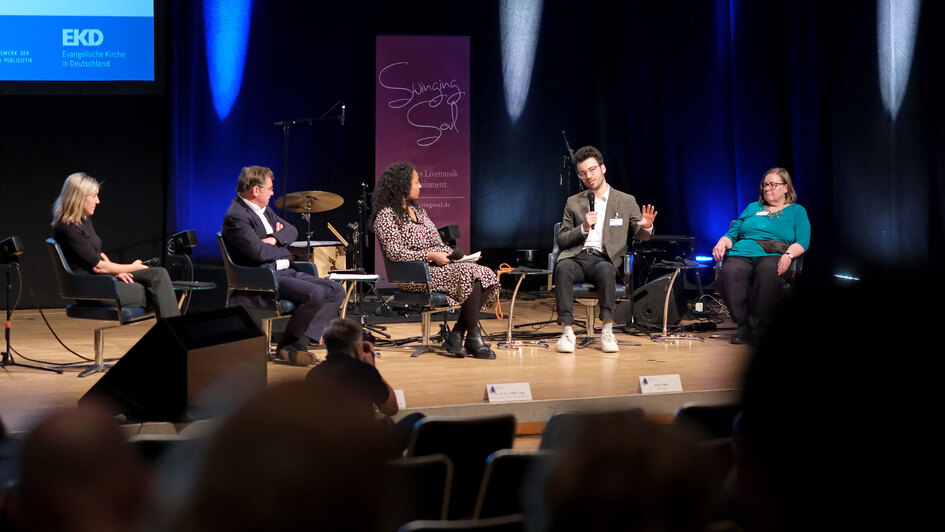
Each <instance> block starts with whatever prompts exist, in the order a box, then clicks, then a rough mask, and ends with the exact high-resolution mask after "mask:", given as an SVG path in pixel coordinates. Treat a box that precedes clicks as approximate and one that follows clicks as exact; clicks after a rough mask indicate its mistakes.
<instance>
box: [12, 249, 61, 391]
mask: <svg viewBox="0 0 945 532" xmlns="http://www.w3.org/2000/svg"><path fill="white" fill-rule="evenodd" d="M14 266H15V267H16V268H17V271H19V267H20V264H19V261H18V260H16V258H15V257H14V258H12V259H10V262H9V264H7V268H6V270H7V271H6V272H4V274H5V283H4V284H5V285H6V290H5V292H6V311H7V319H6V321H5V322H4V323H5V327H4V328H3V337H4V340H6V350H5V351H4V352H3V353H2V355H0V367H2V368H4V369H6V367H7V366H20V367H21V368H30V369H41V370H45V371H54V372H56V373H58V374H60V375H62V369H61V368H50V367H46V366H34V365H32V364H20V363H18V362H17V361H16V360H14V359H13V347H12V346H11V344H10V329H12V328H13V325H12V323H13V322H12V321H11V318H12V317H13V306H12V305H10V291H11V290H12V289H13V283H12V282H11V281H10V269H11V268H13V267H14ZM21 279H22V278H21ZM21 286H22V282H21Z"/></svg>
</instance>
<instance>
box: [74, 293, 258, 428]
mask: <svg viewBox="0 0 945 532" xmlns="http://www.w3.org/2000/svg"><path fill="white" fill-rule="evenodd" d="M267 347H268V346H267V345H266V337H265V335H263V333H262V331H260V329H259V327H258V326H257V325H256V323H255V322H254V321H253V319H252V318H251V317H250V315H249V313H248V312H246V309H244V308H243V307H230V308H225V309H221V310H213V311H209V312H201V313H198V314H187V315H183V316H177V317H174V318H168V319H164V320H158V321H157V323H156V324H155V325H154V327H152V328H151V330H150V331H148V332H147V333H146V334H145V335H144V336H143V337H142V338H141V340H138V343H136V344H135V345H134V346H133V347H132V348H131V349H130V350H129V351H128V353H126V354H125V356H123V357H122V358H121V360H119V361H118V362H117V363H116V364H115V365H114V366H113V367H112V368H111V369H110V370H108V372H107V373H105V375H103V376H102V378H101V379H100V380H99V381H98V382H97V383H95V385H94V386H92V388H91V389H90V390H89V391H88V392H87V393H86V394H85V395H84V396H82V398H81V399H79V404H82V403H83V402H87V401H88V402H96V403H104V404H105V405H106V407H107V408H110V409H111V411H112V412H113V413H114V414H115V415H123V416H125V417H126V418H127V419H128V420H134V421H170V422H179V421H191V420H193V419H199V418H201V417H208V416H204V415H200V414H201V412H208V413H209V412H212V410H213V409H214V408H215V406H216V405H211V404H201V403H202V401H204V400H205V395H206V394H205V392H207V391H208V389H210V388H211V386H213V385H217V386H220V384H219V383H220V382H225V383H226V384H225V385H226V386H227V387H228V388H230V389H231V390H233V393H234V395H236V394H243V393H245V394H251V393H257V392H260V391H262V390H265V388H266V363H267V359H268V356H267Z"/></svg>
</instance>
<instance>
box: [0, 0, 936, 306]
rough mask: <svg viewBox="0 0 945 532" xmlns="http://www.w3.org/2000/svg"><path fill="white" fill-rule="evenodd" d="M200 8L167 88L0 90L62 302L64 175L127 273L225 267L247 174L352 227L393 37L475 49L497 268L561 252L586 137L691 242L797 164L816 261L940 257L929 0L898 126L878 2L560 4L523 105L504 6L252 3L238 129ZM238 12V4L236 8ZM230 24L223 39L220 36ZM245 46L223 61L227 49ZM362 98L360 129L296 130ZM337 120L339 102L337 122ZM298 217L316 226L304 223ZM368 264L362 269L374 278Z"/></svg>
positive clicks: (13, 214) (33, 231) (183, 31)
mask: <svg viewBox="0 0 945 532" xmlns="http://www.w3.org/2000/svg"><path fill="white" fill-rule="evenodd" d="M208 3H209V0H206V1H204V2H201V1H195V2H183V1H176V2H169V3H168V4H169V5H168V25H167V26H168V27H167V46H168V50H167V51H168V69H167V72H168V85H167V93H166V95H165V96H4V97H3V98H2V103H3V105H2V108H0V117H2V120H0V159H2V161H3V163H4V168H5V170H6V171H5V173H4V175H3V190H4V191H5V192H6V193H7V195H8V198H9V199H10V201H8V205H7V207H5V208H4V209H3V214H2V217H0V233H2V234H0V236H6V235H9V234H19V235H21V236H23V237H24V239H25V240H26V241H27V245H28V255H27V256H24V258H23V261H24V263H25V264H26V265H27V266H28V270H30V271H34V272H35V273H36V275H37V279H40V280H39V281H37V282H36V283H34V284H38V285H41V286H40V288H39V292H40V294H39V297H38V300H39V301H40V302H41V303H45V304H48V303H50V302H52V301H56V302H58V298H57V297H56V295H55V287H54V286H52V284H51V283H50V282H49V281H50V280H51V278H50V277H49V273H50V272H49V269H48V264H47V259H46V258H45V254H44V251H43V249H42V238H44V237H45V236H46V235H47V234H48V229H46V228H47V227H48V225H47V224H48V216H49V215H48V212H49V206H50V204H51V202H52V200H53V199H54V197H55V195H56V194H57V193H58V189H59V187H60V186H61V183H62V180H63V179H64V178H65V176H66V175H67V174H68V173H70V172H72V171H76V170H86V171H89V172H90V173H92V174H93V175H96V176H98V177H101V178H104V179H106V186H105V188H104V189H103V196H102V205H101V206H100V207H99V211H98V212H97V213H96V217H95V221H96V227H97V228H98V229H99V232H100V233H101V234H102V236H103V238H104V239H105V241H106V247H108V248H109V249H111V250H113V253H116V252H117V255H116V258H118V259H119V260H123V259H129V260H130V259H133V258H137V257H146V256H151V255H154V254H156V253H159V252H160V249H161V242H162V241H163V239H164V238H165V236H166V235H167V234H169V233H171V232H173V231H176V230H182V229H196V230H197V231H198V235H199V239H200V242H201V243H200V246H199V247H198V248H197V250H196V256H197V258H198V260H202V261H204V262H210V263H212V262H214V261H218V257H219V255H218V250H217V246H216V242H215V237H214V233H215V232H216V231H218V230H219V226H220V221H221V218H222V215H223V212H224V210H225V209H226V207H227V205H228V204H229V202H230V200H231V199H232V197H233V196H234V187H235V182H236V177H237V175H238V173H239V169H240V168H241V167H242V166H244V165H247V164H262V165H266V166H269V167H271V168H272V169H273V170H275V172H276V176H277V178H276V192H277V194H282V193H284V192H285V191H299V190H326V191H330V192H334V193H338V194H340V195H342V196H343V197H344V199H345V204H344V205H343V206H342V207H340V208H338V209H336V210H333V211H330V212H327V213H323V214H318V215H315V216H314V217H313V220H312V226H313V230H314V233H315V234H314V238H316V239H328V238H331V236H330V234H329V233H328V231H327V229H326V228H325V224H326V222H331V223H332V224H333V225H334V226H335V227H336V228H338V229H340V230H342V231H343V232H344V234H345V235H348V234H349V231H350V230H349V229H348V228H347V227H346V225H347V224H348V223H350V222H354V221H356V220H357V219H358V213H357V209H356V204H357V199H358V192H359V189H360V183H362V182H364V183H368V184H373V181H374V178H375V176H374V175H373V173H374V171H373V166H374V165H373V150H374V146H373V139H374V129H373V128H374V117H373V112H372V109H373V99H374V68H375V65H374V42H375V40H374V39H375V36H376V35H377V34H402V33H416V34H444V35H469V36H471V45H472V58H471V60H472V69H473V86H472V88H471V90H470V97H471V99H472V113H473V124H474V126H473V131H472V139H473V140H472V154H473V161H472V172H473V173H472V209H473V210H472V217H473V219H472V234H471V235H470V236H471V240H472V243H473V245H472V247H473V248H474V249H481V250H483V252H484V257H485V258H484V260H483V262H484V263H485V264H487V265H491V266H495V265H497V264H498V263H500V262H514V259H515V255H514V249H516V248H539V249H541V251H542V252H545V251H547V250H548V249H550V247H551V238H552V235H551V228H552V226H553V224H554V223H555V222H556V221H558V219H559V218H560V216H561V211H562V207H563V205H564V202H565V198H566V196H567V195H568V194H569V193H572V194H573V193H576V192H577V183H578V182H577V179H576V178H575V177H574V176H573V174H572V175H571V177H570V179H569V180H566V181H564V182H563V183H559V179H560V178H559V175H560V170H561V165H562V156H563V155H564V154H565V148H564V142H563V140H562V136H561V131H562V130H564V131H567V136H568V139H569V140H570V142H571V144H572V146H573V147H574V148H577V147H579V146H581V145H584V144H594V145H597V146H598V147H599V148H600V149H601V150H602V151H603V153H604V157H605V162H606V164H607V169H608V173H607V178H608V181H609V182H610V183H611V184H612V185H613V186H614V187H616V188H618V189H620V190H624V191H628V192H630V193H632V194H634V195H635V196H636V197H637V199H638V201H639V202H640V203H652V204H654V205H655V206H656V207H657V209H658V210H659V216H658V218H657V222H656V223H657V232H658V233H661V234H682V235H692V236H694V237H695V238H696V251H697V252H698V253H701V254H708V252H709V251H710V250H711V248H712V246H713V245H714V243H715V242H716V240H717V239H718V237H719V236H720V235H721V234H722V233H723V232H724V231H725V229H726V228H727V226H728V223H729V221H730V220H731V219H732V218H734V217H735V216H736V215H737V214H738V213H739V212H740V210H741V209H742V208H744V207H745V205H746V204H747V203H748V202H750V201H753V200H754V199H756V198H757V194H758V184H759V182H760V181H761V178H762V173H763V171H764V170H765V169H767V168H769V167H771V166H785V167H787V168H788V169H790V170H791V172H792V174H793V175H794V177H795V183H796V187H797V191H798V197H799V202H800V203H801V204H802V205H804V206H805V207H806V208H807V209H808V212H809V214H810V217H811V219H812V223H813V239H812V244H811V250H810V255H809V256H808V258H807V262H806V263H805V269H807V270H808V271H811V272H818V271H820V272H828V273H833V272H848V273H853V274H857V273H862V272H865V271H867V270H868V269H870V268H873V267H879V268H886V269H893V270H894V269H897V268H905V267H908V266H912V265H915V264H923V263H936V262H937V261H940V260H941V259H942V251H941V245H940V244H941V241H942V233H943V223H945V217H943V214H942V209H941V205H942V200H943V199H945V198H943V196H945V191H943V186H942V181H943V175H945V163H943V154H945V105H943V102H942V97H941V92H942V90H941V88H942V87H943V86H945V85H943V77H945V74H943V72H942V69H941V51H942V50H943V49H945V42H943V40H945V32H943V31H942V29H943V28H942V26H943V24H945V12H943V11H945V6H943V4H942V3H941V2H933V1H929V0H927V1H925V2H923V3H922V6H921V11H920V14H919V24H918V32H917V37H916V41H915V49H914V55H913V60H912V65H911V69H910V72H909V77H908V84H907V85H906V92H905V95H904V98H903V100H902V105H901V107H900V108H899V110H898V115H897V116H896V119H895V120H893V119H892V117H891V115H890V113H889V112H888V111H887V110H886V109H885V108H884V105H883V100H882V98H881V95H880V88H879V85H880V81H879V76H878V69H879V66H880V61H879V57H878V52H877V47H878V41H877V6H876V4H875V2H869V1H865V2H864V1H858V0H856V1H855V0H848V1H840V0H838V1H833V2H813V1H790V0H772V1H766V2H760V1H753V2H748V1H738V0H728V1H721V0H715V1H713V0H703V1H669V2H642V1H627V2H604V1H598V0H583V1H576V0H558V1H548V2H546V3H545V4H544V7H543V12H542V16H541V24H540V26H539V34H538V43H537V47H536V53H535V59H534V69H533V72H532V75H531V80H530V89H529V92H528V98H527V101H526V104H525V107H524V111H523V112H522V114H521V116H520V117H519V118H518V120H515V121H513V120H511V119H510V118H509V115H508V112H507V110H506V104H505V97H504V90H505V87H504V83H503V67H502V48H501V44H500V18H499V8H500V5H502V3H500V2H498V1H475V2H461V3H456V2H453V3H443V2H435V1H405V2H387V3H382V2H345V3H341V2H335V3H328V4H326V3H315V2H311V3H309V2H290V1H269V2H260V1H256V2H249V1H247V4H248V5H251V6H252V11H251V15H250V18H249V21H250V23H249V28H248V30H247V33H245V38H246V45H247V46H246V49H247V53H246V57H245V65H244V67H243V68H242V70H241V73H242V81H241V83H240V85H239V93H238V95H237V96H236V98H235V100H234V104H233V106H232V109H231V110H230V111H229V113H228V114H227V115H226V116H225V118H221V117H220V116H219V115H218V114H217V111H216V108H215V106H214V104H213V97H212V90H211V84H210V81H209V76H208V62H207V45H206V35H207V30H208V27H207V25H206V24H205V14H204V6H205V4H208ZM225 4H226V7H227V8H228V9H232V7H231V6H235V5H238V2H236V1H235V0H234V1H232V2H227V3H225ZM209 29H210V30H211V33H218V32H220V31H221V29H222V28H221V27H211V28H209ZM235 53H236V52H232V51H225V53H224V54H223V55H224V56H227V57H228V56H230V55H233V54H235ZM339 100H344V101H345V103H346V106H347V122H346V124H345V125H344V126H343V127H342V126H341V125H340V124H339V123H338V122H337V121H324V122H317V123H316V124H314V125H312V126H307V125H306V126H296V127H295V128H293V129H292V131H291V137H290V152H289V155H290V158H289V172H288V180H287V181H288V182H287V183H286V184H285V185H283V182H282V178H283V169H282V145H283V131H282V129H280V128H278V127H276V126H274V125H273V122H276V121H281V120H286V119H297V118H317V117H319V116H320V115H321V114H323V113H324V112H326V111H327V110H328V109H329V108H331V107H332V105H333V104H335V103H336V102H338V101H339ZM335 112H337V110H336V111H335ZM287 218H288V219H289V220H290V221H292V222H293V223H296V224H297V225H298V226H299V227H300V228H301V229H302V230H303V231H304V228H305V224H304V222H303V221H302V220H301V218H300V217H299V216H298V215H289V216H287ZM372 251H373V250H368V256H367V257H366V259H367V260H366V264H368V265H370V264H372V261H371V254H372Z"/></svg>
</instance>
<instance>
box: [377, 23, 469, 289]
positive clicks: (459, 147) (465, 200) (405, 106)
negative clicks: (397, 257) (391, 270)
mask: <svg viewBox="0 0 945 532" xmlns="http://www.w3.org/2000/svg"><path fill="white" fill-rule="evenodd" d="M375 74H376V75H375V109H376V112H375V117H376V118H375V121H376V123H375V134H374V141H375V142H374V161H375V169H374V170H375V172H374V174H375V180H376V179H378V178H380V176H381V172H383V171H384V168H386V167H387V166H388V165H390V164H391V163H395V162H399V161H407V162H411V163H413V164H414V165H415V166H416V168H417V173H418V174H419V175H420V186H421V189H420V200H419V202H420V204H421V205H422V206H423V208H424V209H426V210H427V213H428V214H429V215H430V219H432V220H433V223H435V224H436V225H437V227H442V226H444V225H447V224H456V225H458V226H459V230H460V234H462V235H463V238H462V239H461V240H460V241H459V242H457V245H458V246H459V247H460V248H462V249H463V250H464V251H466V252H467V253H470V252H472V251H475V250H470V249H469V245H468V242H469V173H470V165H469V159H470V155H469V139H470V123H471V121H470V117H469V108H470V105H469V81H470V80H469V37H437V36H406V35H378V36H377V69H376V72H375ZM375 249H376V250H377V252H376V253H375V263H374V265H375V268H376V269H375V272H377V273H381V272H383V271H384V266H383V258H382V257H381V254H380V247H379V246H378V247H376V248H375Z"/></svg>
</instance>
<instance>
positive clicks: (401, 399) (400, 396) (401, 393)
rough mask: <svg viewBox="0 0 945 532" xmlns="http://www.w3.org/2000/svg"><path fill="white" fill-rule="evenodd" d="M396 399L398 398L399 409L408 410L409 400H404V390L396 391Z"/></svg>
mask: <svg viewBox="0 0 945 532" xmlns="http://www.w3.org/2000/svg"><path fill="white" fill-rule="evenodd" d="M394 397H396V398H397V408H407V400H406V399H404V391H403V390H394Z"/></svg>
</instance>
